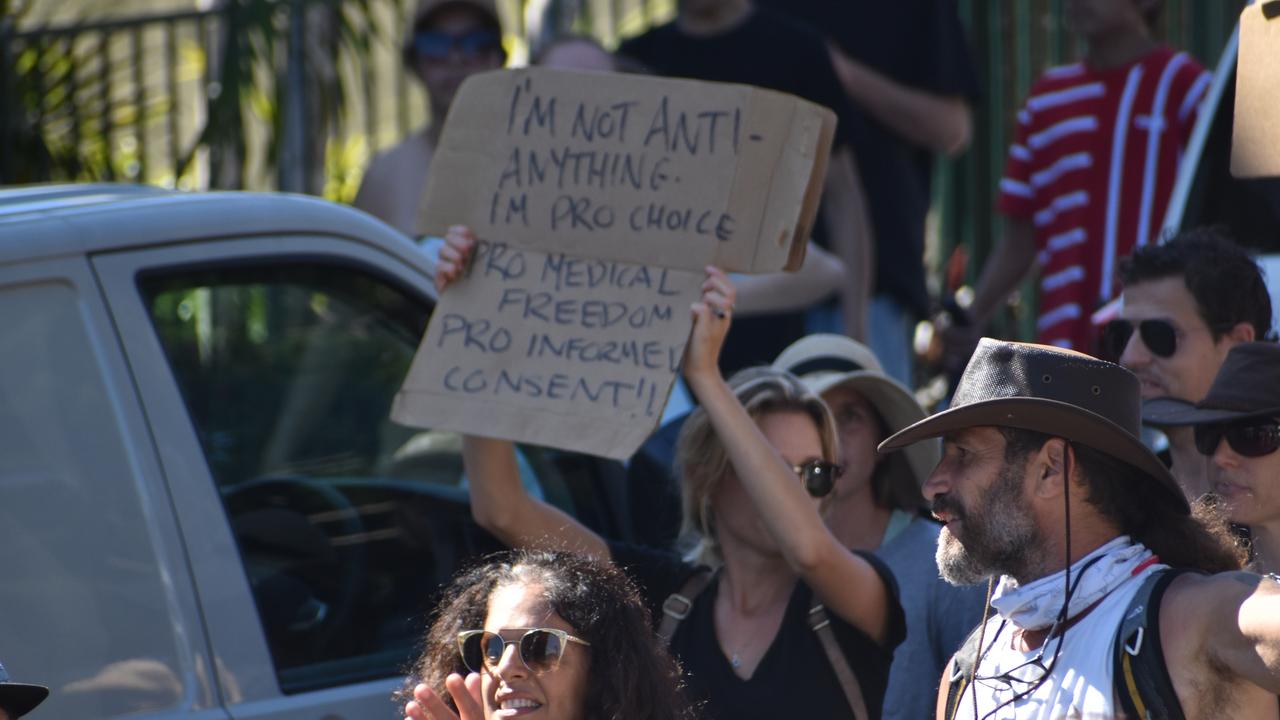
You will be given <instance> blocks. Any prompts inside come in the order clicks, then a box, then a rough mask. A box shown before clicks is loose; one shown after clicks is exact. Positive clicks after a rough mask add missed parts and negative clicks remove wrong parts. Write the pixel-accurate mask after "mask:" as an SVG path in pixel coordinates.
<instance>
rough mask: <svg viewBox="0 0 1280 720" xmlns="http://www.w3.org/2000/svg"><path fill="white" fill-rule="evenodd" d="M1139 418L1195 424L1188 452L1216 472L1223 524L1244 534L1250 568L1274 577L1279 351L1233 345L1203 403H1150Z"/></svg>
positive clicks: (1279, 542) (1279, 512) (1279, 515)
mask: <svg viewBox="0 0 1280 720" xmlns="http://www.w3.org/2000/svg"><path fill="white" fill-rule="evenodd" d="M1143 417H1144V418H1145V419H1146V420H1147V421H1148V422H1151V421H1156V422H1159V423H1160V424H1162V425H1165V426H1169V427H1179V426H1187V425H1193V426H1195V427H1194V437H1195V446H1196V449H1197V450H1199V451H1200V453H1202V454H1203V455H1205V456H1208V457H1211V458H1212V459H1213V464H1214V467H1215V469H1216V472H1215V473H1214V474H1212V476H1211V480H1212V483H1213V491H1214V492H1215V493H1216V494H1217V495H1218V497H1219V498H1221V499H1222V502H1223V507H1224V509H1225V510H1226V512H1227V515H1228V517H1230V519H1231V521H1232V522H1234V523H1237V524H1239V525H1243V526H1245V527H1247V528H1248V529H1249V539H1250V550H1251V555H1252V557H1251V561H1252V562H1251V567H1252V568H1253V569H1255V570H1257V571H1258V572H1264V573H1266V572H1270V573H1276V572H1280V345H1276V344H1275V343H1268V342H1251V343H1244V344H1241V345H1236V346H1235V347H1234V348H1232V350H1231V352H1229V353H1228V354H1227V359H1226V361H1225V362H1224V363H1223V364H1222V369H1221V370H1220V371H1219V372H1218V375H1217V377H1216V378H1214V380H1213V385H1212V386H1211V387H1210V388H1209V394H1208V395H1206V396H1205V398H1204V400H1201V401H1200V402H1198V403H1195V404H1192V403H1189V402H1185V401H1182V400H1175V399H1173V398H1161V399H1158V400H1152V401H1150V402H1148V403H1147V405H1146V407H1145V408H1144V410H1143Z"/></svg>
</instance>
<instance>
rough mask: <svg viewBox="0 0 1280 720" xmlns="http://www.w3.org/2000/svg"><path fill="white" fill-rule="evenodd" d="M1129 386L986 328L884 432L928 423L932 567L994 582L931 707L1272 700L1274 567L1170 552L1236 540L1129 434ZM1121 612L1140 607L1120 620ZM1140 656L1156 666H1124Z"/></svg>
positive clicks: (918, 430)
mask: <svg viewBox="0 0 1280 720" xmlns="http://www.w3.org/2000/svg"><path fill="white" fill-rule="evenodd" d="M1139 403H1140V401H1139V389H1138V381H1137V378H1136V377H1135V376H1134V375H1133V374H1132V373H1130V372H1129V371H1127V370H1125V369H1124V368H1121V367H1120V366H1118V365H1113V364H1111V363H1107V362H1103V361H1101V360H1097V359H1095V358H1093V357H1090V356H1088V355H1083V354H1081V353H1076V352H1072V351H1068V350H1062V349H1059V348H1056V347H1047V346H1040V345H1026V344H1021V343H1009V342H1001V341H996V340H992V339H989V338H984V339H983V340H982V341H981V342H980V343H979V345H978V349H977V351H976V352H975V353H974V355H973V357H972V359H971V360H970V362H969V365H968V366H967V367H966V369H965V372H964V375H963V376H962V378H961V380H960V383H959V385H958V387H957V390H956V394H955V399H954V402H953V404H952V407H951V408H950V409H949V410H946V411H944V412H941V413H938V414H937V415H934V416H932V417H930V418H928V419H926V420H922V421H921V422H918V423H916V424H914V425H912V426H910V427H908V428H906V429H904V430H902V431H901V432H899V433H897V434H895V435H893V436H892V437H890V438H889V439H888V440H886V441H885V442H884V443H882V444H881V446H880V449H881V451H885V450H893V449H897V448H901V447H905V446H906V445H909V444H911V443H914V442H917V441H919V440H923V439H926V438H933V437H938V436H941V437H942V438H943V458H942V461H941V462H940V463H939V464H938V466H937V468H935V469H934V471H933V474H932V475H930V477H929V480H928V481H927V482H926V483H925V486H924V488H923V490H924V495H925V497H926V498H927V499H928V500H930V501H931V502H932V504H933V510H934V514H935V515H936V516H937V517H938V518H939V519H940V520H942V521H943V522H944V523H945V527H944V529H943V531H942V534H941V536H940V538H939V541H938V551H937V556H936V557H937V562H938V568H939V570H940V571H941V573H942V575H943V577H944V578H946V579H947V580H949V581H951V582H960V583H964V582H975V581H978V580H981V579H988V578H989V579H991V580H992V581H994V582H996V583H997V587H996V588H995V591H994V594H993V596H992V601H991V604H992V607H993V608H994V609H995V610H996V612H997V614H996V615H995V616H994V617H992V618H991V619H990V620H988V621H987V622H985V623H983V624H982V625H981V626H979V629H978V630H976V631H975V633H974V635H973V636H971V641H970V642H967V643H966V646H965V648H964V649H962V651H961V652H960V653H957V655H956V657H955V658H953V659H952V663H951V665H950V666H949V667H948V671H947V672H946V673H944V675H943V680H942V690H941V692H940V694H939V702H938V708H937V711H938V716H939V717H947V718H972V719H973V720H977V718H983V717H1000V718H1010V717H1014V718H1024V717H1025V718H1031V717H1035V718H1061V717H1089V718H1095V717H1096V718H1103V717H1108V718H1110V717H1117V716H1119V715H1121V714H1123V713H1125V712H1126V710H1127V711H1128V714H1130V716H1138V717H1162V718H1163V717H1186V718H1209V717H1215V718H1216V717H1232V718H1264V717H1265V718H1269V719H1270V718H1275V717H1276V712H1277V707H1278V706H1277V701H1276V693H1277V692H1280V583H1276V582H1275V581H1273V580H1270V579H1264V578H1261V577H1259V576H1257V575H1253V574H1249V573H1240V572H1232V573H1226V574H1220V575H1213V576H1208V575H1202V574H1198V573H1186V574H1174V571H1172V570H1169V569H1168V568H1190V569H1197V570H1202V571H1208V572H1215V571H1222V570H1230V569H1234V568H1238V567H1239V563H1240V561H1241V558H1240V555H1239V553H1238V551H1237V548H1236V547H1235V546H1234V544H1233V543H1232V541H1231V539H1230V536H1229V534H1228V533H1227V532H1226V530H1225V527H1224V526H1223V525H1222V523H1220V522H1219V523H1217V524H1216V525H1214V523H1212V522H1211V521H1209V520H1206V519H1202V518H1201V517H1199V516H1193V515H1192V514H1191V513H1190V508H1189V507H1188V505H1187V501H1186V499H1185V497H1184V496H1183V494H1182V491H1181V489H1180V488H1179V487H1178V485H1177V483H1176V482H1175V481H1174V479H1173V477H1172V476H1170V475H1169V472H1168V471H1167V470H1166V469H1165V467H1164V465H1162V464H1161V463H1160V461H1159V460H1158V459H1157V458H1156V457H1155V456H1154V455H1153V454H1152V453H1151V452H1150V451H1149V450H1147V449H1146V448H1145V447H1144V446H1143V445H1142V443H1141V442H1140V441H1139V440H1138V437H1137V433H1138V429H1139V422H1140V421H1139ZM1169 578H1172V581H1171V582H1166V583H1163V584H1162V583H1156V582H1153V583H1149V582H1148V580H1149V579H1165V580H1166V581H1167V580H1168V579H1169ZM1166 587H1167V591H1165V588H1166ZM1140 592H1143V593H1146V595H1144V598H1148V599H1146V600H1143V602H1142V603H1140V604H1133V602H1132V601H1133V600H1134V599H1135V598H1137V597H1138V596H1139V593H1140ZM1161 597H1162V598H1163V599H1161ZM1148 606H1150V609H1151V610H1150V612H1148V610H1147V607H1148ZM1210 608H1211V609H1212V610H1211V611H1209V610H1208V609H1210ZM1134 618H1138V619H1143V620H1145V621H1146V622H1148V623H1149V624H1148V625H1142V626H1139V628H1138V632H1136V633H1135V634H1134V635H1133V636H1132V637H1130V636H1129V635H1128V633H1127V631H1128V629H1129V628H1130V627H1131V623H1132V620H1133V619H1134ZM1148 627H1149V628H1150V630H1151V632H1150V633H1147V632H1145V630H1146V629H1147V628H1148ZM1122 629H1123V630H1125V631H1126V632H1125V633H1124V634H1121V631H1122ZM1117 640H1122V641H1123V643H1122V644H1121V645H1117V642H1116V641H1117ZM1121 647H1122V648H1123V651H1122V650H1121V649H1120V648H1121ZM1122 652H1128V653H1129V655H1128V656H1126V657H1124V658H1120V654H1121V653H1122ZM1117 658H1120V659H1117ZM1150 663H1155V664H1156V666H1157V668H1158V669H1159V670H1160V672H1159V673H1158V676H1157V674H1151V673H1146V672H1141V671H1135V670H1134V668H1135V667H1137V668H1144V667H1147V666H1149V664H1150ZM1117 667H1121V668H1122V672H1119V673H1118V672H1117V671H1116V668H1117ZM1150 678H1155V680H1154V681H1152V682H1153V684H1151V685H1148V684H1147V681H1148V679H1150ZM1161 683H1163V684H1161ZM1149 687H1154V689H1155V691H1154V692H1147V690H1148V688H1149Z"/></svg>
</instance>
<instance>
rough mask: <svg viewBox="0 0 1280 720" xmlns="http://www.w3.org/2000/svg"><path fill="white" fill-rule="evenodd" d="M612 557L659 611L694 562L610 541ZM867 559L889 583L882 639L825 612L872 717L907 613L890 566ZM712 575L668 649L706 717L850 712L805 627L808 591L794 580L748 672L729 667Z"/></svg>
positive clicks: (725, 719)
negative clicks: (778, 620)
mask: <svg viewBox="0 0 1280 720" xmlns="http://www.w3.org/2000/svg"><path fill="white" fill-rule="evenodd" d="M609 551H610V552H611V553H612V555H613V560H614V562H615V563H617V564H618V566H620V567H622V568H623V569H624V570H625V571H626V572H627V573H628V574H629V575H630V576H631V578H632V579H633V580H635V582H636V584H637V585H638V586H639V587H640V592H641V595H642V596H643V597H644V598H645V600H646V602H647V603H648V605H649V608H650V612H652V613H653V614H654V618H655V623H656V622H658V619H660V618H661V617H662V603H663V601H665V600H666V599H667V596H669V595H670V594H671V593H673V592H677V591H679V590H680V588H681V587H682V586H683V585H684V582H685V581H686V580H687V579H688V577H689V575H690V574H692V572H693V570H694V566H693V565H691V564H689V563H686V562H684V561H683V560H681V559H680V558H679V557H678V556H676V555H675V554H673V553H664V552H660V551H656V550H651V549H649V548H639V547H636V546H629V545H624V544H621V543H614V544H610V546H609ZM857 554H858V556H859V557H861V558H863V559H865V560H866V561H867V562H870V563H871V565H872V566H873V567H874V568H875V569H876V572H878V573H879V574H880V577H881V578H882V579H883V580H884V583H885V586H886V587H887V588H888V589H889V595H890V598H891V600H890V602H889V633H888V639H887V642H886V644H885V645H884V646H881V645H879V644H877V643H876V642H875V641H874V640H872V639H871V638H870V637H868V636H867V635H865V634H864V633H863V632H862V631H861V630H858V629H857V628H855V627H853V626H852V625H850V624H849V623H847V622H845V621H844V620H842V619H840V618H839V617H836V616H835V614H834V613H830V612H828V615H829V616H830V617H831V627H832V628H833V629H834V631H835V636H836V642H837V643H838V644H839V646H840V649H841V650H842V651H843V653H844V656H845V658H846V659H847V660H848V661H849V666H850V667H851V668H852V669H853V673H854V675H856V676H857V678H858V682H859V684H860V685H861V686H862V693H863V697H864V698H865V699H866V703H867V710H868V712H870V713H871V718H873V719H874V718H879V717H880V706H881V704H882V703H883V702H884V691H885V686H886V685H887V684H888V682H889V664H890V662H891V661H892V660H893V648H895V647H897V646H898V644H899V643H901V642H902V640H903V638H904V637H905V636H906V621H905V619H904V616H903V612H902V607H901V605H899V603H898V588H897V583H896V582H895V581H894V579H893V574H892V573H891V572H890V571H889V568H888V567H887V566H885V564H884V563H883V562H882V561H881V560H880V559H879V558H876V557H875V556H874V555H870V554H867V553H862V552H858V553H857ZM718 585H719V583H718V582H712V583H711V584H710V585H708V586H707V589H706V590H703V591H702V593H701V594H700V595H699V596H698V597H697V599H695V600H694V603H693V608H692V609H691V610H690V611H689V616H688V617H687V618H685V619H684V621H683V622H682V623H680V627H679V629H677V630H676V634H675V637H673V638H672V639H671V650H672V653H673V654H674V655H675V656H676V658H677V659H678V660H679V661H680V664H681V666H682V668H683V670H684V678H685V682H686V691H687V692H688V693H689V697H690V700H691V701H693V702H694V703H697V704H698V705H699V706H700V709H701V717H703V718H705V719H706V720H730V719H732V720H749V719H750V718H770V719H772V718H791V717H795V718H836V717H849V716H850V715H851V712H852V711H851V710H850V709H849V703H848V700H846V699H845V695H844V691H843V690H842V689H841V688H840V683H839V681H838V680H837V679H836V676H835V671H834V670H832V669H831V663H830V661H829V660H828V659H827V656H826V653H825V652H823V650H822V646H821V644H820V643H819V641H818V636H817V634H816V633H814V631H813V630H812V629H810V628H809V625H808V622H807V620H806V616H807V614H808V611H809V608H810V607H812V606H813V604H814V602H815V601H814V600H813V592H812V590H810V589H809V587H808V586H807V585H805V584H804V583H803V582H797V583H796V586H795V589H794V590H792V593H791V599H790V600H789V601H788V603H787V609H786V611H785V614H784V615H783V619H782V625H781V627H779V629H778V634H777V636H776V637H775V638H774V640H773V643H772V644H771V645H770V646H769V649H768V650H767V651H765V654H764V657H763V658H761V660H760V664H759V666H757V668H756V670H755V673H753V674H752V676H751V678H750V679H749V680H743V679H742V678H740V677H738V676H737V675H736V674H734V672H733V667H732V666H731V665H730V664H729V660H728V659H727V658H726V657H725V656H724V653H723V652H721V650H720V643H719V640H718V639H717V637H716V630H715V618H714V616H713V613H714V611H715V598H716V591H717V587H718Z"/></svg>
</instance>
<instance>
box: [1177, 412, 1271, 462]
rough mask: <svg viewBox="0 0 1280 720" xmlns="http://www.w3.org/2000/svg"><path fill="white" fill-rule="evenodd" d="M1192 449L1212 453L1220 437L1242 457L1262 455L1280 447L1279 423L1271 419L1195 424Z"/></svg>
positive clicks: (1219, 441)
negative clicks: (1194, 441) (1194, 439)
mask: <svg viewBox="0 0 1280 720" xmlns="http://www.w3.org/2000/svg"><path fill="white" fill-rule="evenodd" d="M1195 437H1196V449H1197V450H1199V451H1200V454H1202V455H1210V456H1212V455H1213V453H1214V452H1216V451H1217V449H1218V444H1219V443H1221V442H1222V441H1223V440H1224V439H1225V440H1226V441H1227V444H1228V445H1230V446H1231V449H1232V450H1234V451H1236V452H1237V453H1239V454H1240V455H1241V456H1243V457H1250V458H1254V457H1262V456H1263V455H1270V454H1271V453H1273V452H1275V451H1276V450H1280V423H1277V422H1276V420H1275V419H1274V418H1262V419H1260V420H1258V419H1255V420H1247V421H1243V422H1233V423H1215V424H1212V425H1197V426H1196V429H1195Z"/></svg>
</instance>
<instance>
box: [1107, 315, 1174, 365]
mask: <svg viewBox="0 0 1280 720" xmlns="http://www.w3.org/2000/svg"><path fill="white" fill-rule="evenodd" d="M1138 335H1139V336H1141V337H1142V344H1144V345H1146V346H1147V349H1148V350H1150V351H1151V352H1153V353H1155V354H1156V355H1159V356H1160V357H1162V358H1167V357H1172V356H1173V354H1174V353H1175V352H1177V351H1178V329H1177V328H1175V327H1174V326H1173V324H1172V323H1170V322H1169V321H1168V320H1158V319H1153V320H1143V321H1141V322H1139V323H1138ZM1131 337H1133V322H1132V321H1129V320H1112V321H1111V322H1109V323H1107V326H1106V327H1105V328H1104V329H1103V331H1102V342H1103V347H1104V348H1105V349H1106V351H1107V352H1108V353H1109V354H1110V355H1111V356H1112V357H1116V358H1118V357H1120V356H1121V355H1123V354H1124V349H1125V347H1127V346H1128V345H1129V338H1131Z"/></svg>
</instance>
